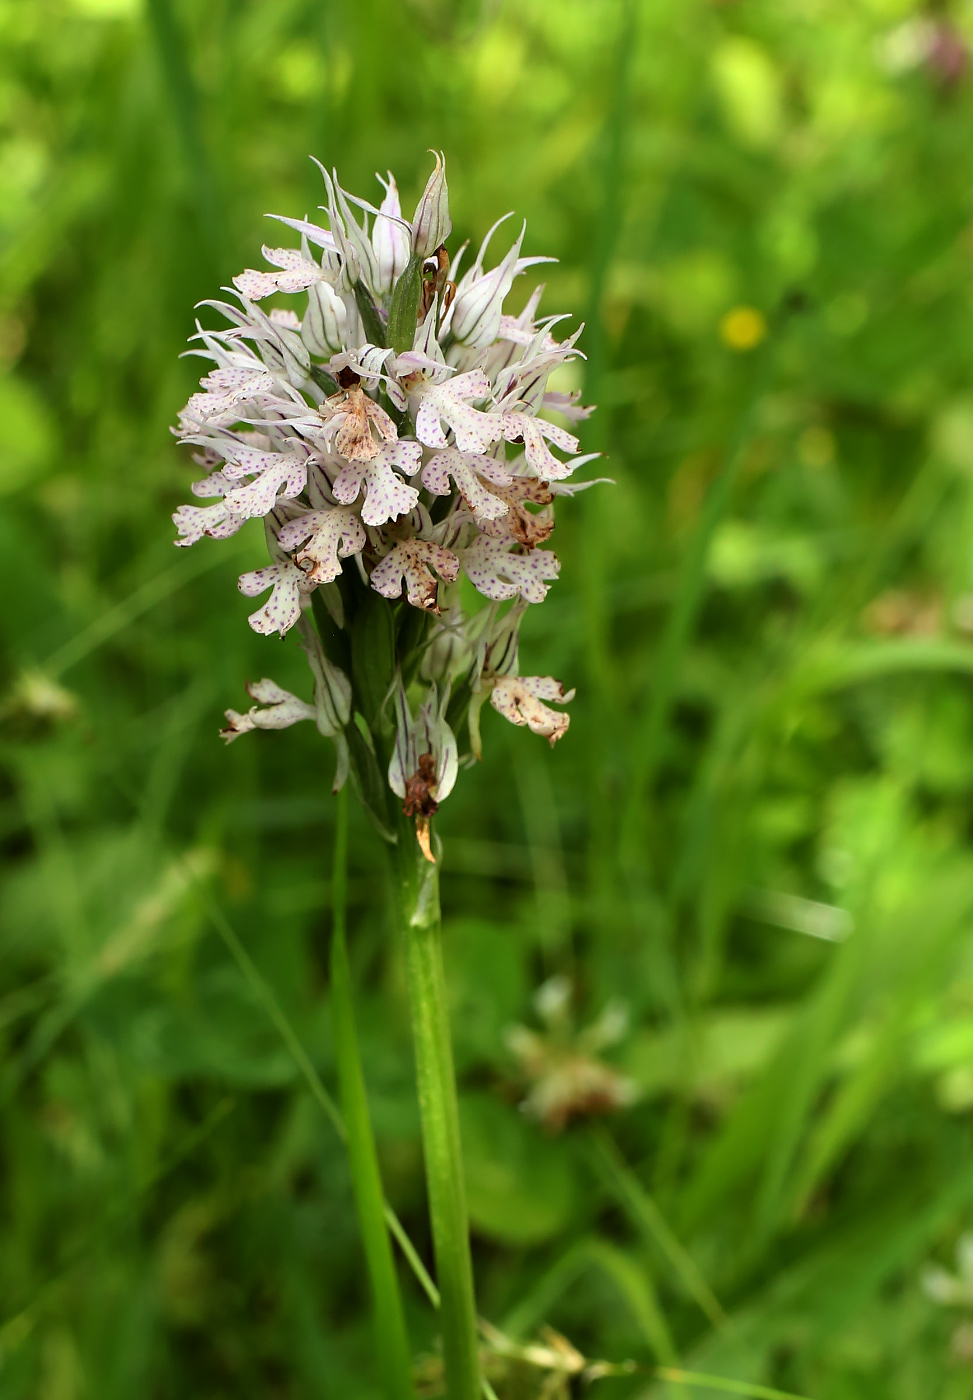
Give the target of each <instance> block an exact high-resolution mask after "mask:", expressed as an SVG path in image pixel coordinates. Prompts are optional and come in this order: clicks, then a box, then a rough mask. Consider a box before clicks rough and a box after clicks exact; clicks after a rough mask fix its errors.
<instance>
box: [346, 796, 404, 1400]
mask: <svg viewBox="0 0 973 1400" xmlns="http://www.w3.org/2000/svg"><path fill="white" fill-rule="evenodd" d="M347 888H348V788H347V785H346V786H345V787H343V788H342V790H341V792H340V793H339V794H338V816H337V823H336V829H335V847H334V875H333V882H332V897H331V899H332V919H333V929H332V938H331V1006H332V1014H333V1018H334V1037H335V1051H336V1053H337V1059H338V1080H339V1084H340V1088H341V1106H342V1109H343V1117H344V1124H345V1137H346V1141H347V1144H348V1156H349V1159H350V1162H351V1180H352V1186H353V1188H354V1193H355V1205H356V1206H357V1209H358V1225H359V1229H360V1230H361V1237H362V1245H363V1246H364V1250H365V1259H366V1261H367V1264H368V1276H369V1280H370V1282H371V1287H372V1300H373V1303H374V1308H375V1347H376V1352H377V1355H378V1360H379V1366H380V1368H381V1372H382V1380H383V1384H384V1387H385V1392H386V1395H387V1396H388V1397H389V1400H412V1397H413V1395H414V1393H415V1392H414V1390H413V1386H412V1361H411V1349H410V1347H409V1339H408V1335H407V1333H406V1328H405V1318H404V1316H403V1313H402V1300H401V1298H400V1296H399V1281H398V1278H397V1277H396V1273H395V1262H394V1260H393V1258H392V1245H391V1241H390V1240H389V1232H388V1225H387V1223H386V1217H385V1201H384V1198H383V1195H382V1179H381V1174H380V1171H379V1165H378V1154H377V1152H376V1150H375V1139H374V1136H373V1134H372V1124H371V1119H370V1117H369V1112H368V1099H367V1096H366V1093H365V1079H364V1075H363V1073H362V1065H361V1056H360V1054H359V1050H358V1035H357V1031H356V1029H355V1015H354V1007H353V1003H352V989H351V967H350V965H349V962H348V947H347V938H346V927H345V925H346V917H345V916H346V908H347Z"/></svg>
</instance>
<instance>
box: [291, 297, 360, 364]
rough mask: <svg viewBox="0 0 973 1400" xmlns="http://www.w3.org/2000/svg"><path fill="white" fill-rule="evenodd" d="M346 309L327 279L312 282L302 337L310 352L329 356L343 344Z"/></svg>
mask: <svg viewBox="0 0 973 1400" xmlns="http://www.w3.org/2000/svg"><path fill="white" fill-rule="evenodd" d="M347 333H348V311H347V309H346V307H345V304H344V302H343V301H342V300H341V298H340V297H339V296H338V295H337V294H336V292H335V290H334V288H333V287H332V286H331V283H330V282H325V281H324V280H321V281H319V282H315V283H314V284H313V286H312V287H311V288H310V289H309V290H308V294H307V313H306V314H305V317H304V320H303V322H302V324H301V339H302V340H303V341H304V344H305V345H306V346H307V348H308V349H309V350H310V351H311V354H312V355H332V354H334V353H335V352H336V351H338V350H340V349H341V348H342V346H343V345H344V344H345V340H346V337H347Z"/></svg>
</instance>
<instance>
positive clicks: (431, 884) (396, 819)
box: [173, 155, 593, 1396]
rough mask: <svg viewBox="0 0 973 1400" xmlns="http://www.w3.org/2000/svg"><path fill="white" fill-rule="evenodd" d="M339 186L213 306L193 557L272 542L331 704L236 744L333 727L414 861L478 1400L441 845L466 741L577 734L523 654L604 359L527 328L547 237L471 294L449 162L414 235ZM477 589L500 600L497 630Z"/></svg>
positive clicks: (283, 601) (478, 270)
mask: <svg viewBox="0 0 973 1400" xmlns="http://www.w3.org/2000/svg"><path fill="white" fill-rule="evenodd" d="M321 173H322V175H323V177H324V185H325V191H326V195H327V205H326V206H322V208H325V207H326V213H327V224H328V227H327V228H324V227H319V226H318V225H317V224H315V223H312V222H310V221H308V220H302V219H289V218H283V219H282V220H281V221H282V222H283V223H284V224H286V225H288V226H289V227H290V228H291V229H293V230H295V231H296V233H298V234H299V235H300V247H299V248H270V247H265V248H264V249H263V255H264V257H265V259H266V260H267V262H268V263H269V264H270V266H271V267H272V268H273V269H274V270H273V271H270V272H255V271H246V272H243V273H241V275H240V276H238V277H235V278H234V279H233V281H234V286H235V293H234V295H235V298H236V302H235V303H230V302H223V301H210V302H207V303H204V304H205V305H206V306H208V307H211V308H213V309H215V310H216V311H218V312H219V313H221V314H222V316H224V317H225V319H226V321H227V322H228V323H229V324H228V326H227V327H226V328H224V329H219V330H211V329H207V328H205V327H203V326H202V325H200V324H199V323H198V322H197V330H196V334H195V336H194V337H193V341H194V342H195V344H194V348H193V350H192V352H191V353H194V354H197V355H201V356H203V357H204V358H206V359H208V360H211V361H212V362H213V366H214V367H213V368H212V369H211V370H209V372H208V373H207V374H206V376H205V377H204V378H203V379H202V380H201V392H200V393H196V394H194V395H193V396H192V398H191V399H190V400H189V402H188V404H187V405H186V407H185V408H184V409H183V411H182V413H181V414H180V418H179V426H178V429H177V433H178V436H179V438H180V440H181V441H183V442H185V443H189V444H191V445H192V447H193V449H194V460H195V461H196V462H197V463H198V464H199V466H200V467H201V468H203V469H204V472H205V474H204V475H203V477H202V479H201V480H199V481H197V482H195V483H194V485H193V488H192V490H193V493H194V495H195V496H197V497H202V498H204V500H207V501H208V502H210V503H208V504H201V505H184V506H181V507H180V508H179V509H178V510H177V511H176V513H175V515H174V517H173V519H174V521H175V523H176V526H177V530H178V534H179V539H178V541H177V543H179V544H180V545H192V544H195V543H196V542H197V541H199V540H201V539H202V538H203V536H210V537H211V538H214V539H225V538H227V537H228V536H230V535H233V534H235V533H236V532H237V531H238V530H239V529H240V528H241V526H242V525H243V524H244V522H245V521H247V520H249V519H251V518H253V517H256V516H259V517H260V518H262V519H263V521H264V526H265V531H266V537H267V546H268V550H269V554H270V562H269V563H268V564H267V565H266V566H265V567H263V568H259V569H255V570H253V571H251V572H249V573H246V574H244V575H243V576H242V578H241V579H240V581H239V587H240V591H241V592H242V593H243V594H244V595H245V596H246V597H248V598H257V597H258V596H260V595H263V594H266V593H268V592H269V595H270V596H269V599H268V600H267V601H265V602H264V603H263V604H262V605H261V606H259V607H258V608H257V610H256V611H255V612H253V613H252V614H251V615H250V618H249V622H250V626H251V627H252V628H253V629H254V630H255V631H256V632H259V633H263V634H267V635H269V634H272V633H279V634H280V635H281V636H283V635H284V634H285V633H287V632H288V631H290V629H291V628H297V629H298V632H299V634H300V638H301V644H302V646H303V648H304V651H305V652H306V654H307V658H308V661H309V663H310V668H311V673H312V676H313V695H312V698H311V699H310V700H305V699H302V698H300V697H298V696H296V695H293V694H291V693H290V692H288V691H285V690H283V689H282V688H281V687H280V686H278V685H277V684H276V683H275V682H274V681H272V680H270V679H263V680H260V681H258V682H256V683H254V684H251V685H250V686H249V687H248V689H249V693H250V696H251V698H252V699H253V700H254V702H255V704H254V705H253V706H252V707H251V708H250V709H249V710H247V711H246V712H243V713H238V712H237V711H235V710H228V711H227V727H226V728H225V729H224V730H223V734H224V737H225V738H227V739H228V740H233V739H236V738H237V737H238V736H239V735H241V734H245V733H247V732H248V731H249V730H253V729H281V728H284V727H285V726H288V725H291V724H294V723H296V722H298V721H300V720H304V719H308V720H313V721H314V722H315V724H316V725H317V728H318V730H319V731H320V732H321V734H323V735H325V736H326V737H328V738H329V739H331V740H332V741H333V742H334V744H335V745H336V747H337V768H336V776H335V788H336V790H337V789H339V788H341V787H342V786H343V785H344V783H345V782H346V780H347V779H349V778H350V780H351V784H352V786H353V788H354V791H355V792H356V794H357V795H358V797H359V798H360V799H361V801H362V802H363V804H364V806H365V807H366V809H367V811H368V813H369V815H370V816H371V818H372V821H373V822H374V824H375V825H376V826H377V827H378V829H379V831H380V832H381V833H382V835H383V836H384V837H385V839H386V840H387V841H388V842H389V844H390V846H391V847H392V849H393V855H394V858H395V864H396V870H397V875H398V883H399V888H400V893H401V899H400V904H401V907H402V911H403V928H404V930H405V933H406V938H407V961H408V963H409V968H410V983H411V993H412V1002H413V1023H414V1031H415V1037H416V1054H417V1069H418V1076H419V1089H420V1103H421V1107H422V1111H423V1133H424V1147H425V1155H426V1161H427V1175H428V1177H429V1193H430V1205H431V1214H432V1219H433V1234H434V1244H435V1252H436V1263H437V1270H438V1273H439V1285H440V1290H441V1292H442V1305H443V1333H444V1354H445V1363H446V1373H447V1384H448V1386H449V1390H450V1394H451V1395H452V1394H455V1395H457V1396H458V1395H461V1394H465V1392H466V1390H467V1389H468V1384H469V1383H471V1377H472V1376H473V1375H474V1373H475V1346H476V1342H475V1335H472V1336H471V1329H472V1328H473V1327H474V1326H475V1316H474V1314H473V1311H472V1282H471V1276H470V1272H469V1255H468V1247H467V1244H466V1239H465V1204H464V1203H463V1200H462V1191H461V1190H460V1191H459V1194H458V1198H457V1191H456V1183H457V1180H459V1181H461V1174H460V1169H459V1161H458V1133H457V1132H456V1130H455V1123H454V1121H453V1120H454V1119H455V1089H454V1086H453V1082H452V1066H451V1056H450V1054H449V1045H448V1030H447V1029H446V1022H445V1016H444V1008H443V1005H439V1004H438V1002H439V1001H440V1000H442V998H443V997H444V993H443V989H442V985H441V984H442V972H441V954H440V949H439V944H438V886H437V883H436V878H435V868H434V859H435V858H434V849H433V840H432V833H431V828H430V820H431V818H432V816H433V814H434V813H435V812H436V810H437V807H438V806H439V804H440V803H442V802H443V801H444V799H445V798H446V797H448V796H449V793H450V791H451V790H452V787H453V785H454V783H455V781H456V777H457V772H458V768H459V766H460V762H461V757H462V756H461V745H460V744H459V743H458V741H457V737H456V736H457V734H463V733H464V730H465V734H466V735H468V741H469V742H468V746H467V745H465V744H464V745H463V746H462V747H463V748H466V749H467V752H468V756H469V761H472V760H473V759H475V758H478V757H479V756H480V712H481V709H482V706H483V704H484V702H485V701H486V700H487V698H489V700H490V703H491V704H492V706H493V708H494V709H495V710H497V711H498V712H499V713H500V714H501V715H503V716H504V717H505V718H506V719H508V720H510V721H512V722H513V723H514V724H518V725H528V726H529V727H530V729H531V730H532V731H533V732H534V733H535V734H538V735H541V736H543V737H545V738H547V739H549V740H550V742H551V743H552V744H553V743H554V742H555V741H556V740H558V739H559V738H561V736H562V735H563V734H564V733H565V732H566V730H567V728H568V722H569V717H568V715H567V713H566V712H565V711H563V710H555V709H553V708H551V704H552V702H553V703H561V704H563V703H565V702H567V701H568V700H570V699H571V698H572V695H573V691H572V692H567V693H566V692H565V691H564V689H563V687H562V685H561V683H560V682H559V681H557V680H555V679H553V678H552V677H550V676H524V675H521V673H520V662H519V654H518V637H519V629H520V624H521V620H522V618H523V616H524V613H525V611H526V609H527V608H528V607H529V606H530V605H536V604H539V603H542V602H543V601H544V598H545V596H546V594H547V592H548V588H549V586H550V584H551V582H552V581H553V580H554V579H555V578H556V577H557V574H558V567H559V565H558V560H557V558H556V556H555V555H554V553H553V552H552V551H551V550H550V549H549V548H545V544H546V542H547V540H548V538H549V536H550V534H551V532H552V530H553V528H554V516H553V508H554V502H555V500H556V498H557V497H558V496H570V495H572V494H573V493H575V492H576V491H578V490H579V489H581V485H579V484H578V483H573V482H571V481H570V480H569V478H570V477H571V476H572V474H573V473H574V471H575V470H576V469H577V468H578V467H579V466H581V465H583V464H584V463H586V462H588V461H590V460H591V455H587V456H577V455H576V454H577V452H578V440H577V438H576V437H575V436H574V435H573V434H572V433H570V432H569V431H568V430H567V429H566V428H565V427H563V426H561V425H560V424H558V423H555V422H552V421H551V420H550V418H548V417H547V416H545V415H546V414H548V413H554V414H556V415H557V416H559V417H560V418H561V419H562V420H564V421H567V422H569V423H572V424H573V423H575V422H577V421H578V420H579V419H581V418H583V417H584V416H585V415H586V414H587V412H588V411H589V410H587V409H585V408H582V407H581V406H579V404H578V402H577V397H578V396H577V394H575V393H570V394H565V393H558V392H552V391H550V390H549V389H548V379H549V376H550V375H551V373H552V371H553V370H555V369H557V368H558V367H559V366H561V365H563V364H564V363H565V362H566V361H568V360H570V359H571V358H572V357H575V356H577V355H578V354H579V352H578V350H577V349H576V346H575V342H576V341H577V338H578V335H579V333H580V330H579V331H575V332H574V334H572V335H569V336H568V337H567V338H566V339H564V340H559V339H558V338H557V335H556V328H557V326H558V324H559V322H560V321H561V320H562V319H563V318H562V317H559V316H548V317H539V316H538V305H539V302H540V297H541V292H542V288H541V287H537V288H536V290H535V291H534V292H533V294H532V295H531V296H530V297H529V299H528V300H527V303H526V305H525V306H524V309H523V310H522V311H521V312H520V313H519V314H518V315H508V314H505V313H504V309H503V308H504V300H505V298H506V297H507V294H508V293H509V292H510V289H511V287H512V285H513V283H514V281H515V279H516V278H517V277H518V276H519V275H520V274H521V273H523V272H524V271H525V270H526V269H527V268H529V267H531V266H533V265H534V264H536V263H540V262H546V261H549V260H548V259H545V258H538V257H524V256H522V255H521V246H522V243H523V238H524V229H523V228H522V229H521V231H520V234H519V235H518V237H517V238H516V240H515V241H514V243H513V245H512V247H511V248H510V249H509V250H508V252H507V253H506V255H505V256H504V257H503V258H502V259H501V260H500V261H499V262H498V263H497V264H496V265H495V266H493V267H492V268H490V269H489V270H487V268H486V267H485V265H484V264H485V259H486V257H487V253H488V249H489V245H490V243H491V240H492V238H493V235H494V234H495V232H496V230H497V228H498V227H499V226H500V224H502V223H503V222H504V220H503V219H501V220H499V221H498V222H497V224H495V225H494V226H493V228H492V229H491V230H490V231H489V233H488V234H487V236H486V238H485V239H484V240H483V243H482V246H481V247H480V250H479V252H478V253H477V255H476V257H475V258H474V259H473V261H472V263H471V264H470V265H469V267H468V268H467V269H466V270H465V271H464V272H462V275H459V270H460V268H461V265H462V261H463V258H464V254H465V252H466V249H465V247H464V248H462V249H460V250H459V252H458V253H457V254H456V256H455V258H454V259H453V261H452V263H451V262H450V256H449V253H448V252H447V249H446V242H447V239H448V237H449V234H450V231H451V223H450V217H449V206H448V195H447V188H446V171H445V161H444V160H443V158H442V157H441V156H438V155H437V156H436V165H435V170H434V171H433V173H432V175H431V176H430V178H429V181H428V183H427V185H426V188H425V190H424V192H423V194H422V198H421V199H420V200H419V204H418V207H417V209H416V211H415V215H414V217H413V219H412V221H411V223H410V222H408V221H406V220H405V219H403V217H402V213H401V209H400V206H399V197H398V192H397V189H396V185H395V181H394V180H393V178H392V176H391V174H389V176H388V179H387V180H381V178H380V177H379V178H380V183H381V184H382V185H383V186H384V190H385V197H384V198H383V199H382V201H381V204H380V206H379V207H378V208H375V207H374V206H373V205H371V204H369V203H368V202H367V201H366V200H362V199H357V198H355V197H354V196H353V195H350V194H348V193H347V192H346V191H344V190H343V189H342V188H341V186H340V185H339V184H338V180H337V177H336V175H334V174H329V173H328V172H327V171H326V170H325V169H324V168H323V167H321ZM505 217H509V215H508V216H505ZM275 293H288V294H292V295H294V296H299V297H300V306H299V310H292V309H290V308H287V309H280V308H277V307H275V308H274V309H273V310H271V311H270V312H269V314H268V313H267V312H266V311H265V310H264V309H263V308H262V307H261V305H260V303H261V301H263V300H264V299H265V298H267V297H269V296H271V295H272V294H275ZM553 449H556V452H555V450H553ZM557 453H560V454H563V455H557ZM584 484H585V485H589V484H593V483H590V482H587V483H584ZM461 575H465V577H466V578H467V579H468V580H469V583H470V584H472V586H473V588H474V589H475V590H476V591H477V592H478V593H479V594H481V595H482V596H483V598H484V599H485V602H484V605H483V606H482V607H481V608H480V609H479V610H478V611H476V612H475V613H474V614H473V615H470V614H469V612H468V611H467V610H466V609H465V608H464V607H463V605H462V602H461V583H460V578H461ZM410 940H411V941H410ZM444 1041H445V1048H444ZM444 1055H445V1057H446V1058H445V1060H444V1059H443V1056H444ZM430 1105H432V1107H430ZM433 1109H435V1112H434V1111H433ZM437 1115H438V1116H437ZM444 1115H445V1118H444ZM441 1119H444V1121H440V1120H441ZM432 1120H435V1121H432ZM444 1122H445V1126H444ZM437 1135H438V1136H437ZM451 1137H452V1138H455V1141H451V1140H450V1139H451ZM450 1174H452V1177H453V1180H452V1181H450ZM446 1197H450V1199H449V1200H447V1199H445V1198H446ZM459 1234H461V1235H462V1236H463V1239H462V1241H458V1239H457V1238H456V1237H457V1236H458V1235H459ZM464 1251H465V1255H464ZM461 1255H462V1256H464V1257H461ZM471 1346H472V1348H473V1351H472V1353H471V1351H470V1348H471ZM464 1349H465V1350H464ZM464 1376H465V1381H464Z"/></svg>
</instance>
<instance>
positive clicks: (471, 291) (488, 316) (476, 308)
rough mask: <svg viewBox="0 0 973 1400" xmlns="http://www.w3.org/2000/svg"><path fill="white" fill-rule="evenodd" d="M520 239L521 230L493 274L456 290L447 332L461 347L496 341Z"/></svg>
mask: <svg viewBox="0 0 973 1400" xmlns="http://www.w3.org/2000/svg"><path fill="white" fill-rule="evenodd" d="M524 227H525V228H526V225H525V226H524ZM523 238H524V229H521V231H520V237H519V238H518V239H517V241H516V243H515V244H514V245H513V247H512V248H511V249H510V251H509V253H508V254H507V256H506V257H505V258H504V260H503V262H501V263H500V264H499V265H498V266H497V267H495V268H494V269H493V270H492V272H486V273H483V274H481V275H480V276H479V277H476V278H475V279H474V280H471V281H470V282H468V283H467V285H466V286H461V287H460V288H459V289H458V290H457V293H456V300H455V301H454V303H453V315H452V320H451V321H450V329H451V330H452V332H453V337H454V339H456V340H458V341H459V343H460V344H461V345H469V346H471V347H472V348H474V349H481V348H483V347H484V346H486V345H490V344H491V343H492V342H493V341H494V340H496V338H497V333H498V332H499V330H500V317H501V315H502V314H503V303H504V299H505V298H506V296H507V293H508V292H509V291H510V288H511V287H512V285H513V281H514V278H515V277H516V276H517V273H518V271H519V269H518V266H517V259H518V258H519V257H520V245H521V243H522V242H523Z"/></svg>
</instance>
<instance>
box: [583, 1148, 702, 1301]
mask: <svg viewBox="0 0 973 1400" xmlns="http://www.w3.org/2000/svg"><path fill="white" fill-rule="evenodd" d="M588 1143H589V1148H590V1151H589V1159H590V1161H591V1162H592V1164H593V1165H594V1167H595V1169H596V1171H597V1172H598V1175H599V1176H600V1178H601V1180H602V1181H603V1182H604V1184H605V1185H606V1186H607V1187H608V1189H609V1190H610V1191H611V1193H612V1195H613V1196H614V1197H615V1199H616V1200H617V1201H618V1202H619V1204H620V1205H621V1206H622V1207H623V1209H624V1210H625V1212H626V1214H627V1215H628V1216H629V1218H630V1220H631V1221H632V1223H633V1224H634V1225H635V1226H636V1228H637V1229H638V1230H639V1231H640V1232H641V1233H642V1234H643V1235H645V1236H646V1237H647V1238H648V1239H650V1240H651V1241H652V1242H653V1243H654V1244H656V1245H658V1247H659V1248H660V1249H661V1250H662V1252H663V1254H665V1256H666V1258H667V1259H668V1260H669V1262H670V1264H671V1265H672V1267H673V1269H674V1270H675V1272H676V1274H677V1275H678V1276H679V1278H680V1279H681V1280H682V1282H683V1286H684V1287H685V1288H686V1290H687V1292H688V1293H689V1294H690V1296H691V1297H692V1298H694V1299H695V1300H696V1302H697V1303H698V1305H699V1307H700V1309H701V1310H702V1312H703V1313H704V1314H705V1315H706V1317H707V1318H709V1320H710V1322H711V1323H712V1324H713V1326H714V1327H721V1326H722V1325H723V1324H724V1323H725V1322H726V1313H725V1312H724V1311H723V1308H722V1307H721V1305H720V1302H719V1299H718V1298H717V1297H716V1295H715V1293H714V1292H713V1290H712V1289H711V1288H710V1286H709V1284H708V1283H707V1282H706V1280H705V1278H704V1277H703V1275H702V1273H701V1272H700V1269H699V1266H698V1265H697V1264H696V1262H695V1260H694V1259H693V1258H692V1256H691V1255H690V1253H689V1252H688V1250H687V1249H686V1248H685V1246H684V1245H682V1244H681V1243H680V1242H679V1240H678V1239H677V1238H676V1236H675V1235H674V1234H673V1232H672V1230H671V1229H670V1227H669V1225H668V1224H667V1223H666V1220H665V1217H664V1216H663V1214H662V1212H661V1211H660V1210H659V1207H658V1206H657V1205H656V1203H655V1201H653V1199H652V1197H651V1196H650V1195H649V1194H648V1192H647V1191H646V1190H645V1188H644V1187H643V1186H642V1184H641V1182H640V1181H639V1180H638V1178H637V1177H636V1176H635V1173H634V1172H633V1171H632V1170H631V1168H630V1167H629V1166H628V1164H627V1163H626V1162H625V1160H624V1158H623V1157H622V1155H621V1153H620V1152H619V1150H618V1148H617V1147H616V1146H615V1143H614V1142H613V1141H612V1139H611V1137H609V1135H608V1133H607V1132H606V1131H605V1129H604V1128H601V1127H593V1128H591V1129H590V1130H589V1134H588Z"/></svg>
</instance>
